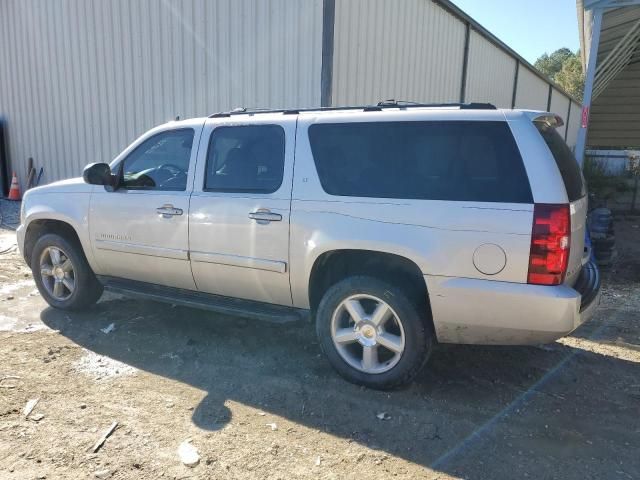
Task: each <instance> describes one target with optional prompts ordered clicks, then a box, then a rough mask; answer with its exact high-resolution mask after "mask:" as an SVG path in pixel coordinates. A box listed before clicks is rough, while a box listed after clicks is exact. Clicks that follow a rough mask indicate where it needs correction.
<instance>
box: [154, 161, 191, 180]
mask: <svg viewBox="0 0 640 480" xmlns="http://www.w3.org/2000/svg"><path fill="white" fill-rule="evenodd" d="M157 170H168V171H169V172H171V175H172V176H174V177H177V176H178V175H180V174H182V175H186V174H187V172H185V171H184V170H183V169H182V168H180V167H179V166H177V165H174V164H173V163H163V164H162V165H160V166H159V167H158V168H157Z"/></svg>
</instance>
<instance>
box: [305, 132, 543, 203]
mask: <svg viewBox="0 0 640 480" xmlns="http://www.w3.org/2000/svg"><path fill="white" fill-rule="evenodd" d="M309 141H310V142H311V150H312V152H313V157H314V160H315V164H316V169H317V171H318V176H319V178H320V182H321V184H322V187H323V188H324V190H325V191H326V192H327V193H329V194H330V195H344V196H356V197H377V198H403V199H423V200H454V201H477V202H504V203H533V198H532V196H531V188H530V187H529V180H528V178H527V174H526V171H525V169H524V165H523V163H522V158H521V157H520V153H519V151H518V147H517V145H516V143H515V141H514V139H513V136H512V134H511V131H510V130H509V127H508V126H507V124H506V123H505V122H477V121H476V122H469V121H459V122H367V123H339V124H328V123H322V124H316V125H312V126H311V127H309Z"/></svg>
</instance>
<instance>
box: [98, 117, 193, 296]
mask: <svg viewBox="0 0 640 480" xmlns="http://www.w3.org/2000/svg"><path fill="white" fill-rule="evenodd" d="M185 124H186V125H187V127H189V128H184V125H185ZM191 130H192V131H193V143H192V144H189V143H188V135H187V136H186V137H185V136H184V135H183V134H184V132H185V131H186V132H189V131H191ZM201 130H202V121H199V125H198V123H196V121H192V122H191V123H187V122H181V124H180V128H174V129H166V127H165V128H164V130H163V129H156V130H153V131H151V132H149V133H148V134H145V135H144V136H143V137H141V138H140V139H139V140H138V141H136V142H134V144H133V145H132V146H131V147H129V148H128V149H127V150H126V151H125V152H123V154H122V155H121V156H120V157H119V158H118V159H116V161H115V162H114V164H113V165H112V168H113V169H114V170H116V169H117V168H119V166H120V164H121V162H124V168H123V172H124V173H123V182H124V185H123V187H122V188H120V189H118V190H116V191H115V192H108V191H106V190H105V189H104V188H96V190H95V191H94V193H93V194H92V197H91V205H90V209H89V230H90V234H91V242H92V246H93V251H94V256H95V259H96V262H97V263H98V265H99V267H100V273H101V274H103V275H109V276H113V277H119V278H126V279H130V280H137V281H141V282H148V283H154V284H158V285H165V286H170V287H177V288H185V289H191V290H195V288H196V286H195V282H194V281H193V275H192V273H191V264H190V262H189V215H188V212H189V197H190V195H191V187H192V185H193V176H194V173H195V161H196V157H197V153H196V152H197V149H196V148H193V145H196V146H197V144H198V139H199V135H200V132H201Z"/></svg>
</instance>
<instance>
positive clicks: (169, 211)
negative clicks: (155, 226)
mask: <svg viewBox="0 0 640 480" xmlns="http://www.w3.org/2000/svg"><path fill="white" fill-rule="evenodd" d="M156 212H158V213H159V214H160V215H162V216H163V217H164V218H171V217H173V216H174V215H182V209H181V208H175V207H174V206H173V205H170V204H166V205H163V206H161V207H158V208H156Z"/></svg>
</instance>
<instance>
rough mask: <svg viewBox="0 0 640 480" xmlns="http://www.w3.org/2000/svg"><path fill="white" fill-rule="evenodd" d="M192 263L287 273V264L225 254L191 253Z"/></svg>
mask: <svg viewBox="0 0 640 480" xmlns="http://www.w3.org/2000/svg"><path fill="white" fill-rule="evenodd" d="M191 261H192V262H203V263H217V264H218V265H229V266H232V267H241V268H253V269H256V270H266V271H269V272H276V273H286V271H287V264H286V262H281V261H278V260H267V259H264V258H254V257H243V256H240V255H227V254H223V253H210V252H194V251H192V252H191Z"/></svg>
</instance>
